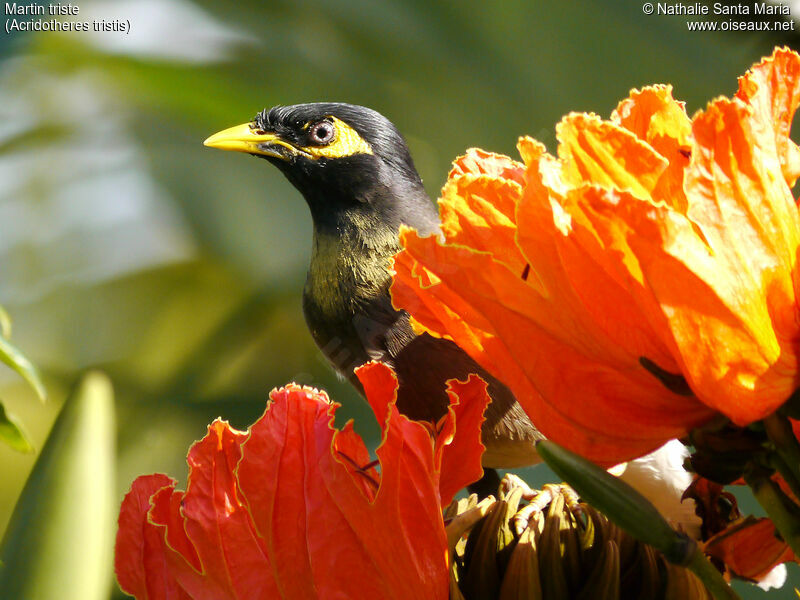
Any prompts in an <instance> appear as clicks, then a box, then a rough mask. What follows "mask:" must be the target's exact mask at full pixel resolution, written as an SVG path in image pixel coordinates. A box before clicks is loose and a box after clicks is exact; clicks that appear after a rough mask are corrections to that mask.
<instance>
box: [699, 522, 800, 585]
mask: <svg viewBox="0 0 800 600" xmlns="http://www.w3.org/2000/svg"><path fill="white" fill-rule="evenodd" d="M703 551H704V552H705V553H706V554H708V555H709V556H712V557H714V558H716V559H718V560H720V561H722V562H723V563H725V565H726V566H727V567H728V568H729V569H730V570H731V571H732V572H733V573H734V574H735V575H737V576H738V577H741V578H743V579H749V580H751V581H758V580H760V579H763V578H764V577H766V576H767V575H768V574H769V572H770V571H772V569H773V568H774V567H775V566H777V565H779V564H782V563H785V562H789V561H794V560H796V558H795V556H794V553H793V552H792V550H791V548H789V545H788V544H787V543H786V542H784V541H782V540H780V539H779V538H778V535H777V531H776V530H775V525H773V524H772V521H770V520H769V519H765V518H762V519H756V518H754V517H746V518H743V519H740V520H739V521H737V522H736V523H733V524H731V525H730V526H729V527H728V528H727V529H725V530H724V531H721V532H720V533H718V534H717V535H715V536H714V537H712V538H711V539H710V540H708V541H707V542H706V543H705V544H704V547H703Z"/></svg>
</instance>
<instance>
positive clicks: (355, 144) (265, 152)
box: [204, 117, 373, 160]
mask: <svg viewBox="0 0 800 600" xmlns="http://www.w3.org/2000/svg"><path fill="white" fill-rule="evenodd" d="M328 121H329V122H330V124H331V127H333V128H334V129H335V134H334V138H333V140H332V141H331V142H330V143H329V144H326V145H324V146H295V145H294V144H292V143H290V142H288V141H286V140H284V139H281V138H280V137H279V136H278V134H276V133H273V132H270V131H262V130H260V129H258V128H257V127H256V126H255V124H254V123H243V124H242V125H236V126H235V127H231V128H229V129H225V130H224V131H220V132H219V133H215V134H214V135H212V136H211V137H209V138H208V139H207V140H206V141H205V142H204V143H205V145H206V146H210V147H212V148H219V149H220V150H234V151H236V152H247V153H248V154H260V155H262V156H270V157H273V158H279V159H281V160H288V156H287V151H288V153H291V154H294V155H302V156H305V157H307V158H310V159H312V160H316V159H319V158H344V157H347V156H353V155H355V154H373V152H372V147H371V146H370V145H369V143H368V142H367V141H366V140H365V139H364V138H362V137H361V136H360V135H358V132H357V131H356V130H355V129H353V128H352V127H350V125H348V124H347V123H345V122H344V121H342V120H340V119H337V118H336V117H328ZM305 129H307V128H305Z"/></svg>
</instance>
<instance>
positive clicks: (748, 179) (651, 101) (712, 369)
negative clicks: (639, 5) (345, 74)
mask: <svg viewBox="0 0 800 600" xmlns="http://www.w3.org/2000/svg"><path fill="white" fill-rule="evenodd" d="M799 100H800V57H798V55H797V54H795V53H794V52H792V51H789V50H776V51H775V53H774V54H773V56H772V57H770V58H767V59H765V60H764V61H762V62H761V63H760V64H758V65H756V66H754V67H753V69H751V70H750V71H749V72H748V73H747V74H746V75H745V76H744V77H742V78H741V79H740V81H739V91H738V93H737V94H736V96H735V97H734V98H733V99H726V98H720V99H717V100H715V101H713V102H711V103H710V104H709V105H708V107H707V109H706V110H705V111H703V112H700V113H698V114H697V115H696V116H695V117H694V119H693V120H690V119H689V118H688V117H687V115H686V113H685V111H684V108H683V104H682V103H679V102H676V101H675V100H674V99H673V98H672V93H671V88H670V87H669V86H653V87H648V88H645V89H643V90H641V91H634V92H632V93H631V95H630V97H629V98H628V99H626V100H624V101H623V102H621V103H620V105H619V106H618V107H617V109H616V111H615V112H614V114H613V115H612V117H611V120H610V121H603V120H601V119H599V118H598V117H596V116H593V115H587V114H576V113H573V114H570V115H568V116H567V117H565V118H564V120H563V121H562V122H561V124H560V125H559V126H558V128H557V133H558V138H559V141H560V144H559V148H558V158H554V157H552V156H550V155H548V154H547V153H546V152H545V149H544V147H543V146H542V145H541V144H539V143H538V142H536V141H534V140H532V139H530V138H522V139H521V140H520V141H519V144H518V148H519V151H520V154H521V156H522V159H523V163H524V164H523V163H518V162H515V161H513V160H511V159H510V158H507V157H504V156H498V155H493V154H488V153H486V152H483V151H480V150H471V151H469V152H468V153H467V155H466V156H465V157H463V158H461V159H459V160H458V161H457V162H456V164H455V167H454V168H453V170H452V172H451V173H450V176H449V179H448V181H447V184H446V185H445V187H444V190H443V192H442V197H441V199H440V201H439V205H440V212H441V216H442V232H443V237H444V240H443V241H442V240H438V239H436V238H434V237H429V238H420V237H419V236H417V235H416V233H415V232H413V231H411V230H405V231H403V232H402V236H401V237H402V242H403V245H404V246H405V250H404V251H402V252H401V253H400V254H398V256H397V257H396V259H395V270H396V277H395V281H394V284H393V287H392V294H393V298H394V302H395V305H396V306H397V307H399V308H405V309H407V310H408V311H409V312H410V313H411V314H412V316H413V317H414V321H415V326H416V327H417V328H418V329H420V330H425V331H428V332H430V333H431V334H433V335H437V336H443V337H447V338H449V339H453V340H454V341H455V342H456V343H457V344H459V345H460V346H461V347H462V348H464V350H466V351H467V352H468V353H469V354H470V355H471V356H473V358H475V359H476V360H477V361H478V362H479V363H481V365H482V366H484V367H485V368H486V369H487V370H488V371H490V372H492V373H493V374H494V375H495V376H497V377H498V378H499V379H501V380H503V381H504V382H505V383H506V384H508V385H509V386H510V387H511V388H512V390H513V391H514V393H515V394H516V396H517V398H518V400H519V401H520V403H521V404H522V405H523V406H524V407H525V409H526V411H527V412H528V414H529V415H530V416H531V418H532V419H533V421H534V422H535V423H536V424H537V426H538V427H539V428H540V429H541V430H542V432H543V433H544V434H545V435H547V436H548V437H550V438H552V439H553V440H555V441H556V442H558V443H560V444H562V445H564V446H566V447H568V448H570V449H572V450H574V451H576V452H579V453H581V454H583V455H585V456H587V457H589V458H592V459H594V460H595V461H597V462H599V463H602V464H613V463H616V462H620V461H624V460H628V459H630V458H633V457H635V456H639V455H641V454H644V453H646V452H648V451H650V450H652V449H654V448H656V447H658V446H660V445H661V444H662V443H663V442H664V441H666V440H668V439H670V438H672V437H676V436H681V435H683V434H685V433H686V432H687V431H688V430H690V429H691V428H693V427H695V426H698V425H700V424H702V423H704V422H706V421H707V420H709V419H710V418H711V417H712V416H713V415H714V414H716V413H717V412H721V413H723V414H724V415H726V416H728V417H729V418H730V419H731V420H733V421H734V422H735V423H737V424H739V425H745V424H748V423H750V422H752V421H755V420H758V419H761V418H763V417H765V416H767V415H769V414H770V413H771V412H773V411H774V410H775V409H776V408H778V407H779V406H780V405H781V404H782V403H783V402H784V401H785V400H786V399H787V398H788V397H789V395H790V394H791V393H792V392H793V391H794V390H795V388H796V387H797V383H798V382H797V379H798V369H797V366H798V356H797V354H798V349H799V348H800V314H798V310H797V305H796V291H795V290H796V286H797V285H798V283H797V282H798V281H800V274H799V273H798V272H797V251H798V245H800V218H799V217H798V211H797V206H796V204H795V202H794V199H793V197H792V193H791V187H792V186H793V185H794V182H795V180H796V179H797V177H798V174H800V150H798V147H797V146H796V145H795V144H794V143H792V141H791V140H790V139H789V130H790V127H791V118H792V116H793V114H794V112H795V109H796V108H797V105H798V101H799Z"/></svg>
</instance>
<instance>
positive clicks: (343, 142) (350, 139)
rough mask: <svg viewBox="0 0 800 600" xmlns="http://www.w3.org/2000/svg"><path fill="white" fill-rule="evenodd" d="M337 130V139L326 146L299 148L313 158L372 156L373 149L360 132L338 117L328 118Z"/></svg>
mask: <svg viewBox="0 0 800 600" xmlns="http://www.w3.org/2000/svg"><path fill="white" fill-rule="evenodd" d="M328 119H329V120H330V122H331V123H332V124H333V127H334V128H335V130H336V133H335V137H334V138H333V141H332V142H331V143H330V144H327V145H325V146H303V147H302V148H299V150H302V151H303V152H306V153H307V154H310V155H311V156H312V157H313V158H344V157H346V156H353V155H354V154H372V147H371V146H370V145H369V143H368V142H367V141H366V140H365V139H364V138H362V137H361V136H360V135H358V132H357V131H356V130H355V129H353V128H352V127H350V125H348V124H347V123H345V122H344V121H342V120H340V119H337V118H336V117H328Z"/></svg>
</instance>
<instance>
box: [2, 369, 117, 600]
mask: <svg viewBox="0 0 800 600" xmlns="http://www.w3.org/2000/svg"><path fill="white" fill-rule="evenodd" d="M115 433H116V431H115V423H114V403H113V392H112V389H111V382H110V381H109V379H108V378H107V377H106V376H105V375H103V374H101V373H89V374H88V375H86V376H85V377H84V378H83V380H82V381H81V382H80V384H79V385H78V387H77V389H76V390H75V391H74V392H73V394H72V395H71V396H70V397H69V398H68V399H67V401H66V403H65V404H64V407H63V408H62V409H61V414H60V415H59V416H58V418H57V419H56V422H55V425H53V429H52V431H51V433H50V436H49V438H48V439H47V442H46V443H45V445H44V448H42V452H41V455H40V456H39V459H38V460H37V461H36V465H35V466H34V468H33V471H32V472H31V475H30V477H29V479H28V482H27V483H26V484H25V489H24V490H23V491H22V495H21V496H20V497H19V500H18V501H17V506H16V508H15V509H14V514H13V515H12V517H11V521H10V523H9V526H8V529H7V530H6V535H5V538H4V539H3V544H2V547H1V548H0V561H2V565H3V567H0V598H3V599H6V598H7V599H9V600H10V599H12V598H13V599H20V598H25V599H26V600H50V599H52V598H59V599H60V600H106V599H107V598H108V597H109V594H110V591H111V585H112V562H113V549H114V530H115V518H116V512H117V500H116V497H115V494H114V482H115V473H114V461H115V454H116V452H115Z"/></svg>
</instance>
